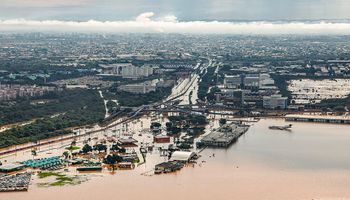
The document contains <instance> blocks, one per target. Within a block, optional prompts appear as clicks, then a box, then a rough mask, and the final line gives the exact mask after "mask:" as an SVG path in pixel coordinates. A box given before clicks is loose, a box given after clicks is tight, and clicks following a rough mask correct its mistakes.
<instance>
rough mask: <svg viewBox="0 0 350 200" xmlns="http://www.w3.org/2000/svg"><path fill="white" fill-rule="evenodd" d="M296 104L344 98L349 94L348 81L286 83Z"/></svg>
mask: <svg viewBox="0 0 350 200" xmlns="http://www.w3.org/2000/svg"><path fill="white" fill-rule="evenodd" d="M288 90H289V91H291V92H292V97H293V101H294V102H295V103H296V104H308V103H319V102H321V100H323V99H339V98H345V97H347V96H348V95H349V94H350V79H324V80H311V79H297V80H290V81H289V82H288Z"/></svg>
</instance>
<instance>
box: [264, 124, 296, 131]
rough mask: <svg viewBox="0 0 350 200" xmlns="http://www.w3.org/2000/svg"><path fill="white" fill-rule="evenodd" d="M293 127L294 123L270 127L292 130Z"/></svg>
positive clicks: (270, 127)
mask: <svg viewBox="0 0 350 200" xmlns="http://www.w3.org/2000/svg"><path fill="white" fill-rule="evenodd" d="M291 128H292V124H289V125H285V126H269V129H273V130H290V129H291Z"/></svg>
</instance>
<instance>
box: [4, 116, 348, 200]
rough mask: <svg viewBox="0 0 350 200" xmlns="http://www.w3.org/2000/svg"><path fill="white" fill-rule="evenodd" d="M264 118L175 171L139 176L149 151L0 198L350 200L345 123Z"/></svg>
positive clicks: (151, 158)
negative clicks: (111, 168) (131, 166)
mask: <svg viewBox="0 0 350 200" xmlns="http://www.w3.org/2000/svg"><path fill="white" fill-rule="evenodd" d="M272 124H273V125H279V124H286V123H285V122H284V120H280V119H263V120H260V121H259V122H257V123H255V124H253V126H252V127H251V128H250V129H249V131H248V132H247V133H246V134H245V135H243V136H242V137H241V138H240V139H239V140H238V142H237V143H235V144H234V145H232V146H231V147H230V148H229V149H227V150H222V149H206V150H204V151H203V152H202V157H201V158H200V159H199V160H198V164H196V165H194V166H188V167H185V168H184V169H182V170H181V171H179V172H177V173H176V174H166V175H153V176H145V175H141V174H143V173H144V172H147V171H150V170H151V169H152V168H153V167H154V164H156V163H158V162H160V161H162V160H164V158H163V157H159V155H157V153H153V154H148V155H147V162H146V163H145V164H144V165H141V166H139V167H138V168H136V169H135V170H133V171H116V172H115V173H113V174H111V173H109V172H103V173H100V174H94V175H91V177H90V180H89V181H88V182H85V183H82V184H80V185H76V186H63V187H51V188H40V187H37V186H36V180H34V181H33V183H32V185H31V187H30V190H29V191H28V192H21V193H8V194H4V193H3V194H0V199H1V200H47V199H50V200H62V199H74V200H89V199H91V200H92V199H93V200H95V199H128V200H134V199H135V200H136V199H137V200H139V199H153V200H158V199H159V200H160V199H169V200H178V199H195V200H197V199H198V200H207V199H208V200H209V199H216V200H221V199H222V200H226V199H227V200H231V199H241V200H243V199H244V200H262V199H269V200H281V199H283V200H289V199H290V200H295V199H301V200H304V199H310V200H311V199H337V200H338V199H350V190H349V188H350V187H349V186H350V132H349V128H350V127H349V126H341V125H330V124H308V123H294V125H293V128H292V131H290V132H288V131H279V130H269V129H268V126H269V125H272ZM135 126H136V125H135Z"/></svg>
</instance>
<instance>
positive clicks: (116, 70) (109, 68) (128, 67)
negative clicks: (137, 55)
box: [100, 63, 157, 79]
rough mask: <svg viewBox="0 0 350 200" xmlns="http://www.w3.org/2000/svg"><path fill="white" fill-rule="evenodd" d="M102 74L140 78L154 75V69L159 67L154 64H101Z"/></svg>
mask: <svg viewBox="0 0 350 200" xmlns="http://www.w3.org/2000/svg"><path fill="white" fill-rule="evenodd" d="M100 67H101V69H102V72H101V75H110V76H120V77H122V78H129V79H138V78H142V77H148V76H151V75H153V73H154V69H155V68H157V67H155V66H152V65H143V66H141V67H137V66H135V65H133V64H131V63H117V64H108V65H105V64H103V65H100Z"/></svg>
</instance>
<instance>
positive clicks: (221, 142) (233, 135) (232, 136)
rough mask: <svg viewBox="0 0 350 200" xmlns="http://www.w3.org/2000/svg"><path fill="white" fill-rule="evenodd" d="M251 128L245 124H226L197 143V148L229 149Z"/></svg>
mask: <svg viewBox="0 0 350 200" xmlns="http://www.w3.org/2000/svg"><path fill="white" fill-rule="evenodd" d="M248 128H249V126H248V125H243V124H236V123H231V124H225V125H223V126H221V127H220V128H219V129H217V130H214V131H212V132H211V133H210V134H209V135H206V136H204V137H203V139H202V140H201V141H200V142H198V143H197V146H209V147H228V146H229V145H230V144H232V143H233V142H234V141H236V140H237V139H238V138H239V137H240V136H241V135H243V134H244V133H245V132H247V130H248Z"/></svg>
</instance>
